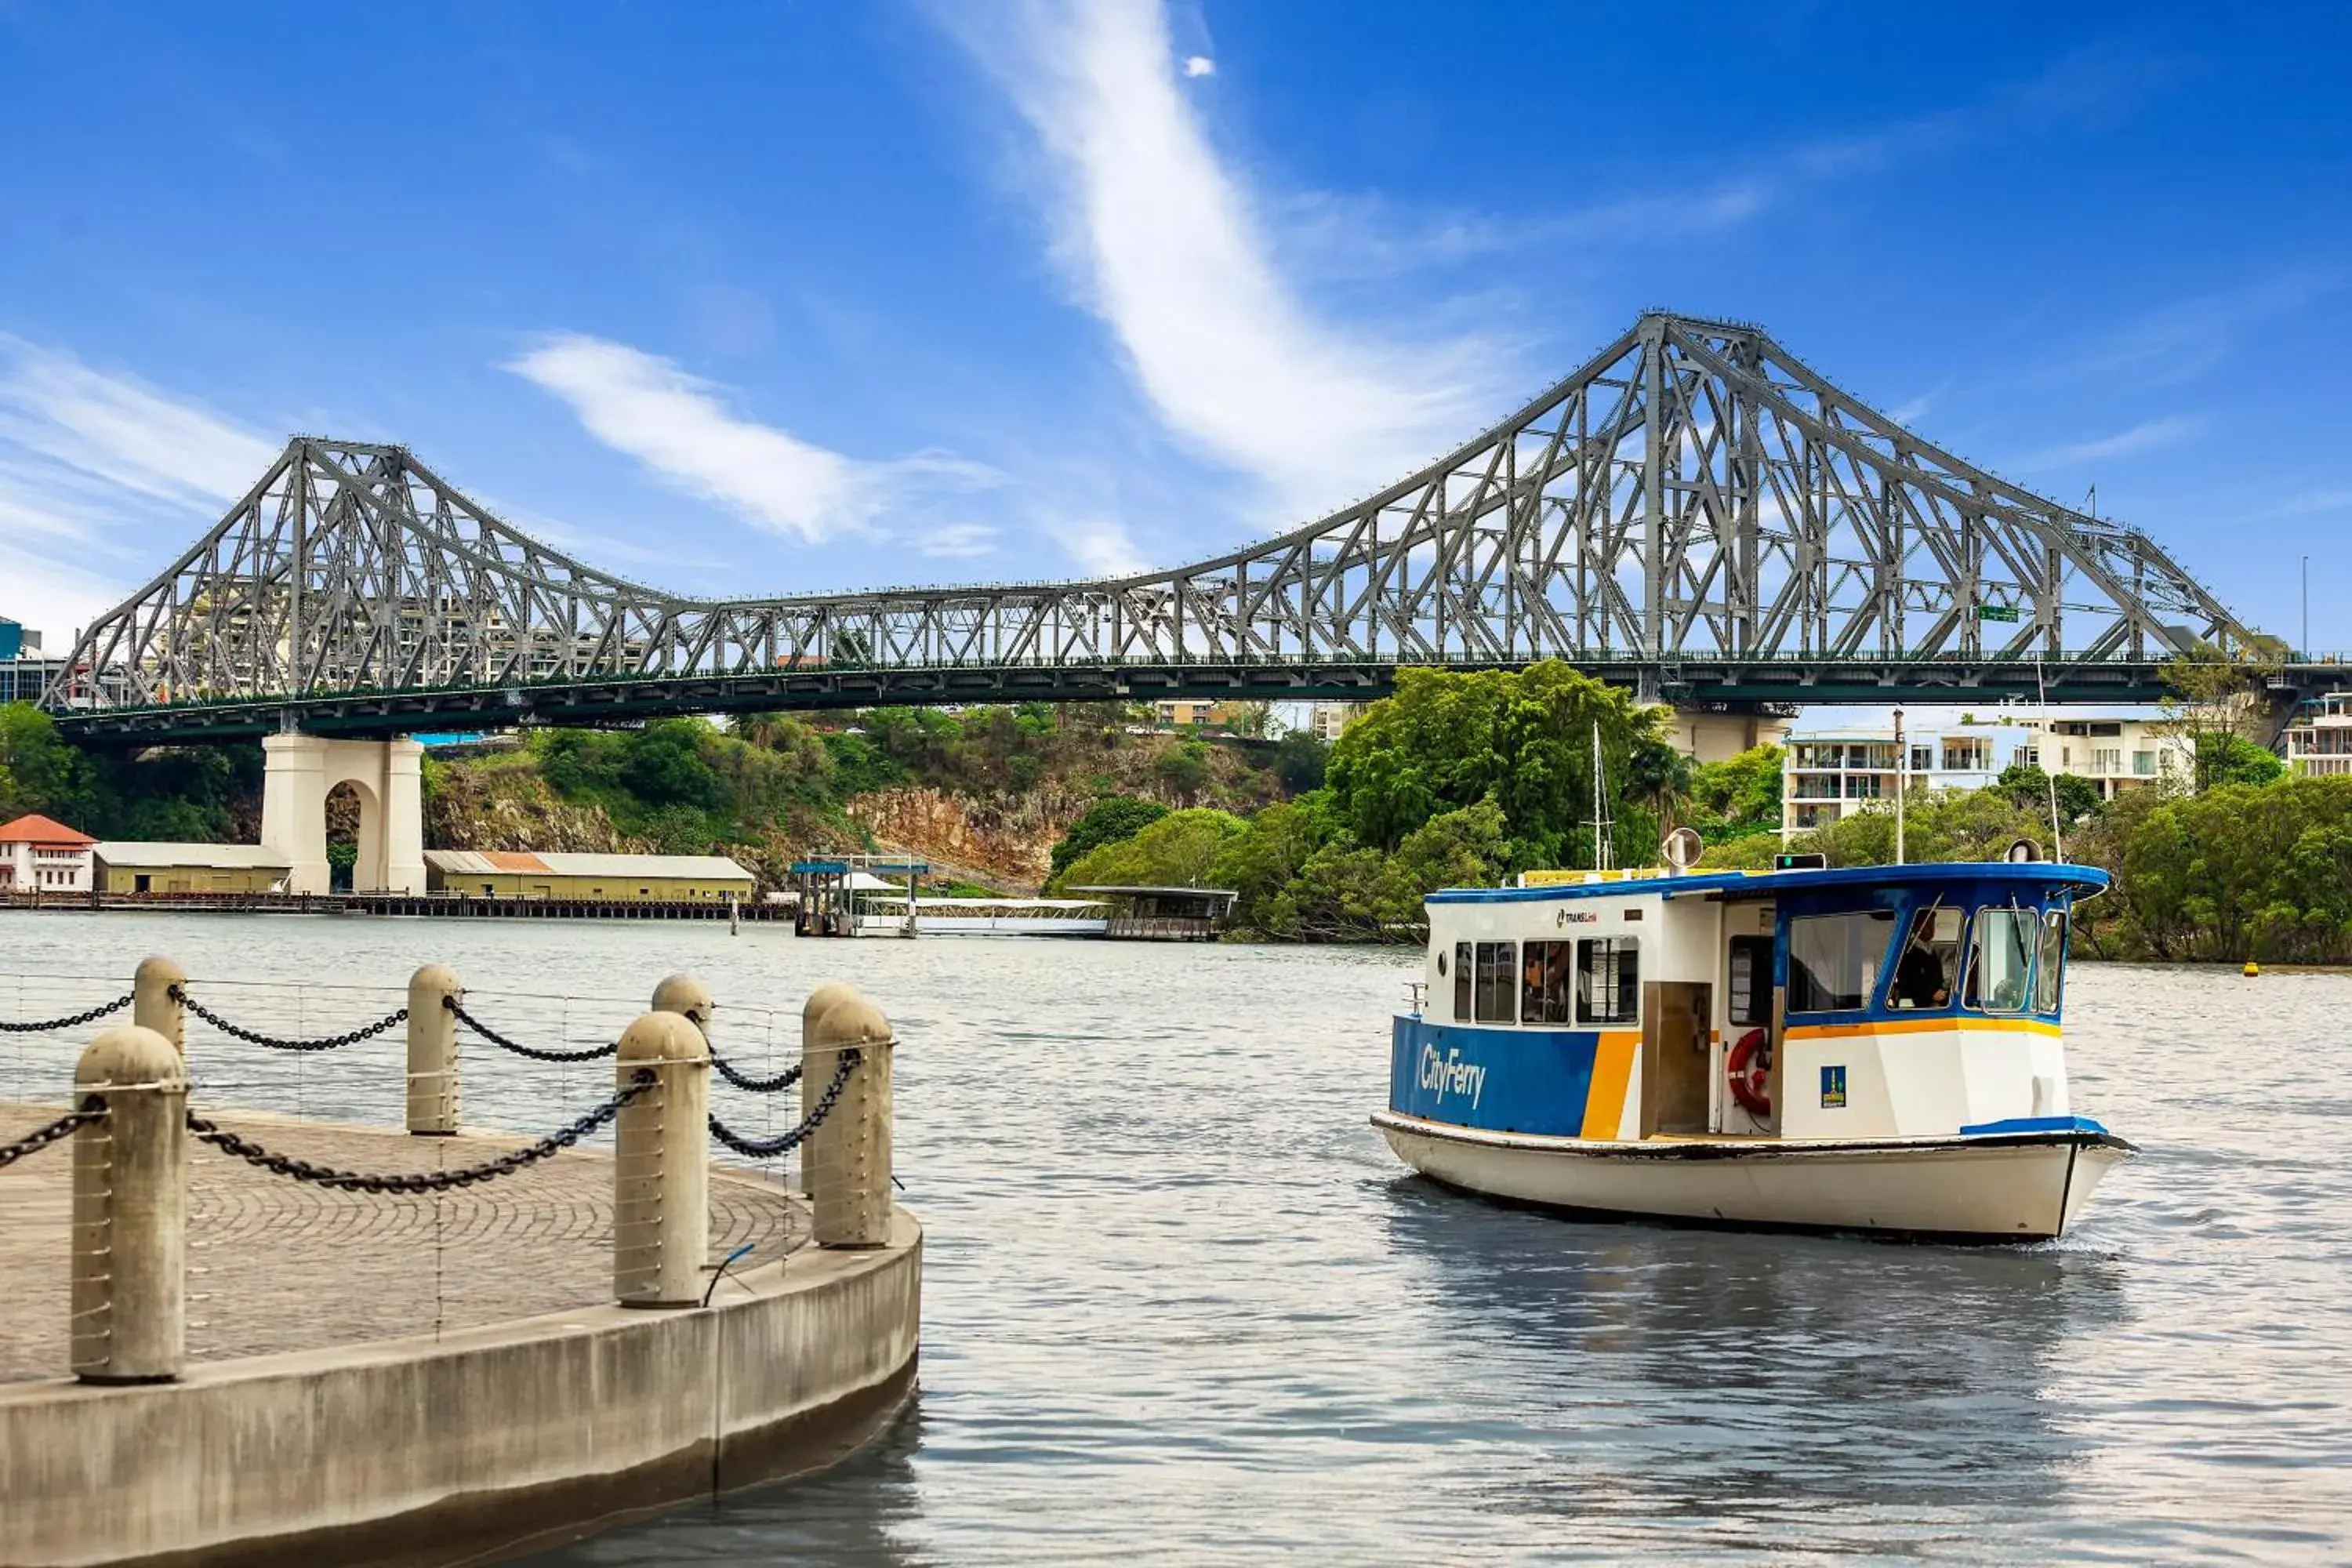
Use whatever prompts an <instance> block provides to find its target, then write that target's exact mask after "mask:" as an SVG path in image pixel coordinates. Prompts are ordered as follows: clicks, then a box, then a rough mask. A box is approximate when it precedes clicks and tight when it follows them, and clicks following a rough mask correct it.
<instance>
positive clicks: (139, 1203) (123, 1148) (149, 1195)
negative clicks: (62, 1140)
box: [70, 959, 188, 1383]
mask: <svg viewBox="0 0 2352 1568" xmlns="http://www.w3.org/2000/svg"><path fill="white" fill-rule="evenodd" d="M156 962H159V961H157V960H152V959H151V960H149V963H156ZM140 973H141V974H142V976H143V975H144V974H145V973H147V965H146V964H142V965H140ZM74 1095H75V1099H76V1100H77V1102H79V1101H81V1100H87V1099H89V1097H91V1096H93V1095H95V1096H97V1097H98V1098H100V1099H101V1100H104V1101H105V1102H106V1114H105V1116H103V1117H101V1118H100V1119H99V1120H98V1121H87V1122H84V1123H83V1124H82V1125H81V1126H80V1127H79V1128H78V1129H76V1130H75V1132H74V1144H73V1215H74V1222H73V1286H72V1300H73V1329H72V1333H71V1336H70V1337H71V1352H70V1353H71V1356H72V1362H73V1373H74V1375H75V1376H76V1377H78V1378H79V1379H81V1380H82V1381H83V1382H84V1383H169V1382H171V1381H172V1380H173V1379H174V1378H176V1377H178V1376H179V1375H180V1364H181V1363H182V1362H183V1361H184V1359H185V1357H186V1353H187V1289H188V1281H187V1247H188V1126H187V1123H188V1075H187V1068H186V1066H185V1065H184V1063H183V1062H182V1061H181V1059H180V1053H179V1052H178V1051H175V1050H173V1048H172V1042H171V1041H170V1040H168V1039H166V1038H165V1037H163V1035H161V1034H159V1033H157V1032H156V1031H155V1030H153V1029H150V1028H145V1027H143V1026H140V1025H137V1024H118V1025H116V1026H114V1027H113V1028H110V1029H107V1030H103V1031H101V1032H100V1035H99V1037H98V1038H96V1039H94V1040H92V1041H91V1042H90V1043H89V1047H88V1048H87V1049H85V1050H84V1051H83V1052H82V1054H81V1062H80V1065H79V1067H78V1068H75V1071H74Z"/></svg>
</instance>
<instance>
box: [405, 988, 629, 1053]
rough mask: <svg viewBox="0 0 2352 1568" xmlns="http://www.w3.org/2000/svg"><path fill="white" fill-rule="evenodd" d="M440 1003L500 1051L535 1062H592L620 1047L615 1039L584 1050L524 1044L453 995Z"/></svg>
mask: <svg viewBox="0 0 2352 1568" xmlns="http://www.w3.org/2000/svg"><path fill="white" fill-rule="evenodd" d="M441 1005H443V1006H444V1007H446V1008H448V1009H449V1011H451V1012H452V1013H455V1014H457V1022H459V1023H461V1024H463V1025H465V1026H466V1027H467V1028H469V1029H471V1030H473V1031H474V1033H476V1034H478V1035H479V1036H481V1037H482V1038H484V1039H486V1040H488V1041H489V1042H490V1044H492V1045H494V1046H496V1047H499V1049H500V1050H502V1051H512V1052H513V1053H514V1054H515V1055H517V1056H519V1057H529V1058H530V1059H531V1060H533V1061H535V1062H593V1061H594V1060H595V1059H596V1058H598V1057H609V1056H611V1055H612V1054H613V1053H614V1051H617V1050H619V1049H620V1048H621V1047H620V1042H618V1041H617V1040H616V1041H614V1043H613V1044H611V1045H609V1046H596V1047H592V1048H590V1049H588V1050H584V1051H551V1050H548V1049H545V1048H544V1047H540V1046H526V1045H524V1044H523V1043H522V1042H521V1041H520V1040H509V1039H508V1038H507V1037H505V1036H504V1035H501V1034H499V1032H498V1031H497V1030H496V1029H493V1028H491V1027H490V1026H488V1024H485V1023H483V1022H482V1021H481V1020H480V1019H479V1018H477V1017H475V1016H473V1015H472V1014H471V1013H468V1012H467V1011H466V1009H465V1008H463V1007H461V1006H459V1005H457V998H456V997H455V996H444V997H442V998H441Z"/></svg>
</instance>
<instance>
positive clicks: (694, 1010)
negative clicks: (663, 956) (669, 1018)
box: [653, 974, 719, 1040]
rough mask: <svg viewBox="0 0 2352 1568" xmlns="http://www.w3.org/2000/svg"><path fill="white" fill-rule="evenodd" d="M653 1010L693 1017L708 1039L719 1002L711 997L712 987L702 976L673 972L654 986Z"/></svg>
mask: <svg viewBox="0 0 2352 1568" xmlns="http://www.w3.org/2000/svg"><path fill="white" fill-rule="evenodd" d="M653 1010H654V1011H655V1012H656V1013H677V1014H680V1015H682V1016H686V1017H688V1018H691V1019H693V1020H694V1026H695V1027H696V1028H698V1029H699V1030H701V1031H702V1037H703V1038H704V1039H706V1040H707V1039H709V1037H710V1020H711V1016H712V1015H713V1014H714V1013H716V1012H717V1011H718V1010H719V1004H718V1003H716V1002H714V1001H712V1000H711V999H710V987H709V986H708V985H705V984H703V983H702V981H701V979H700V977H698V976H697V975H692V974H673V975H671V976H670V977H669V978H668V979H667V980H665V981H663V982H662V983H661V984H658V985H656V986H655V987H654V1001H653Z"/></svg>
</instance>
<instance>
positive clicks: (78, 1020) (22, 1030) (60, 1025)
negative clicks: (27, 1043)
mask: <svg viewBox="0 0 2352 1568" xmlns="http://www.w3.org/2000/svg"><path fill="white" fill-rule="evenodd" d="M137 994H138V993H136V992H134V991H126V992H124V993H123V994H121V995H120V996H117V997H116V998H115V999H114V1000H113V1001H111V1002H109V1003H107V1004H106V1005H104V1006H101V1007H92V1008H91V1009H90V1010H89V1012H87V1013H76V1014H75V1015H74V1016H72V1017H70V1018H51V1019H49V1020H48V1021H47V1023H42V1024H0V1035H41V1034H47V1032H48V1031H49V1030H51V1029H71V1028H74V1027H77V1026H79V1025H83V1024H89V1023H95V1022H97V1021H98V1020H99V1019H100V1018H103V1017H105V1016H107V1015H108V1014H109V1013H120V1012H121V1011H122V1009H124V1008H125V1007H128V1006H130V1005H131V998H132V997H133V996H135V995H137Z"/></svg>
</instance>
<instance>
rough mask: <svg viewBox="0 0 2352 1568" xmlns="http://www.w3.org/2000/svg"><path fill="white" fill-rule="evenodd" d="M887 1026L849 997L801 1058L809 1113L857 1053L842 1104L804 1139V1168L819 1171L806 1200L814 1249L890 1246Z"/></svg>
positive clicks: (870, 1007) (830, 1013)
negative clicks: (851, 1052) (852, 1051)
mask: <svg viewBox="0 0 2352 1568" xmlns="http://www.w3.org/2000/svg"><path fill="white" fill-rule="evenodd" d="M897 1045H898V1041H897V1039H896V1038H895V1037H893V1036H892V1035H891V1033H890V1021H889V1020H888V1019H887V1018H885V1017H884V1016H882V1012H881V1009H880V1008H878V1007H877V1006H875V1005H874V1004H873V1003H871V1002H868V1001H867V1000H866V998H865V997H863V996H859V995H856V994H851V995H849V996H847V997H845V998H843V999H842V1000H840V1001H838V1002H835V1004H834V1005H832V1006H830V1007H828V1008H826V1009H825V1010H824V1013H823V1014H822V1015H821V1016H819V1017H818V1018H817V1020H816V1023H815V1028H814V1043H813V1044H812V1045H811V1047H810V1048H809V1050H808V1052H807V1054H806V1056H805V1057H803V1061H804V1063H805V1064H806V1065H805V1068H804V1069H803V1072H802V1074H801V1086H802V1087H801V1092H802V1094H803V1096H804V1097H806V1100H807V1102H808V1103H809V1105H810V1109H811V1110H814V1108H815V1102H817V1101H819V1100H823V1098H824V1091H825V1089H827V1088H829V1087H830V1086H831V1085H832V1083H833V1077H834V1073H835V1070H836V1069H837V1068H838V1066H839V1064H840V1061H841V1055H842V1053H843V1052H844V1051H845V1050H847V1049H849V1048H850V1047H856V1048H857V1051H858V1063H857V1066H856V1067H855V1068H852V1069H850V1073H849V1077H848V1079H846V1080H845V1082H844V1083H843V1084H842V1088H841V1098H840V1099H838V1100H835V1102H834V1107H833V1111H832V1114H830V1115H828V1116H827V1117H826V1118H825V1119H824V1122H823V1123H822V1124H821V1125H819V1126H818V1128H817V1129H816V1131H814V1132H812V1133H810V1134H809V1139H808V1143H807V1145H806V1149H807V1152H806V1156H805V1162H804V1163H806V1164H807V1165H809V1166H812V1167H814V1169H815V1170H816V1171H818V1172H820V1173H822V1179H821V1180H820V1181H819V1182H818V1184H817V1186H816V1190H815V1191H814V1193H813V1194H811V1196H812V1199H813V1205H812V1206H814V1209H815V1211H816V1241H817V1245H818V1246H819V1247H884V1246H887V1245H888V1243H889V1240H890V1057H891V1053H892V1051H893V1050H894V1049H895V1048H896V1047H897Z"/></svg>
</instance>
